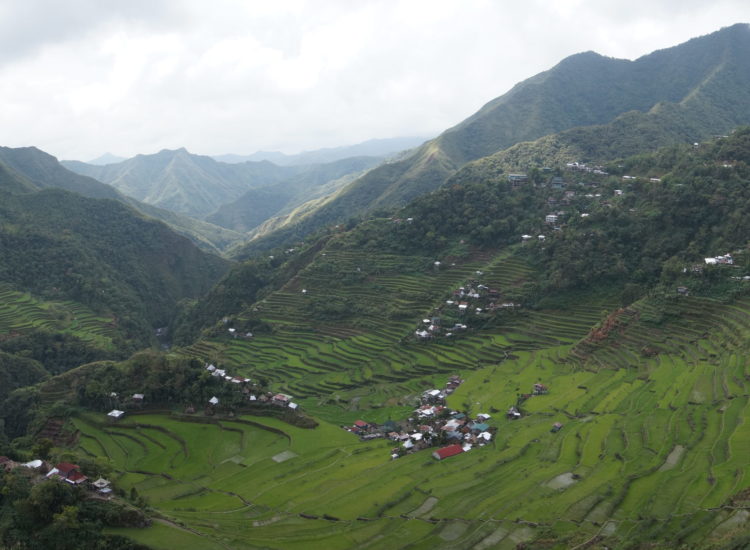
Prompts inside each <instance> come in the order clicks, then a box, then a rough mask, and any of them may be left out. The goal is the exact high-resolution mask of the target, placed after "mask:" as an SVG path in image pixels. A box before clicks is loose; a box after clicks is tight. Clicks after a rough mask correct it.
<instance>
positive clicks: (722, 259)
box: [705, 254, 734, 265]
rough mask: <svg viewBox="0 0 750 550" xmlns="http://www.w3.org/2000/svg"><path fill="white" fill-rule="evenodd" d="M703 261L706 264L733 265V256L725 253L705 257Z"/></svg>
mask: <svg viewBox="0 0 750 550" xmlns="http://www.w3.org/2000/svg"><path fill="white" fill-rule="evenodd" d="M705 262H706V264H707V265H733V264H734V258H732V255H731V254H725V255H723V256H716V257H714V258H705Z"/></svg>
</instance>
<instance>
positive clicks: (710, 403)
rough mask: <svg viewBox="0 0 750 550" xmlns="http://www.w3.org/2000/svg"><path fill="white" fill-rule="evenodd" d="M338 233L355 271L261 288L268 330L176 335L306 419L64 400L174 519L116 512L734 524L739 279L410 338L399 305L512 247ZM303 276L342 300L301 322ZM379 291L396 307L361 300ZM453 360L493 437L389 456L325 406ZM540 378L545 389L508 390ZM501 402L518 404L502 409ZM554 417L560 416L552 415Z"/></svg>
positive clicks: (158, 528)
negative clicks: (449, 247) (436, 455)
mask: <svg viewBox="0 0 750 550" xmlns="http://www.w3.org/2000/svg"><path fill="white" fill-rule="evenodd" d="M337 253H340V254H341V256H340V257H336V262H337V263H336V265H337V266H342V265H349V266H350V267H351V268H352V270H356V267H361V269H362V270H363V271H367V273H368V274H367V277H366V278H365V279H364V280H363V281H362V280H360V281H359V282H357V283H352V284H346V283H344V282H342V283H341V284H340V285H338V286H336V288H328V287H326V283H325V280H326V279H324V278H323V277H320V278H317V276H318V274H317V271H316V270H320V269H323V267H321V266H320V265H318V266H316V267H315V269H310V271H309V272H303V273H301V274H300V275H299V276H298V278H297V279H295V281H293V282H292V283H290V285H288V286H287V287H285V288H284V289H282V290H281V291H280V292H278V293H275V294H272V295H270V296H269V297H268V298H267V299H266V300H265V302H262V303H261V304H260V305H259V309H260V311H259V312H258V315H260V317H261V318H262V319H264V320H266V321H268V322H271V323H272V324H273V326H274V332H273V333H271V334H258V335H256V336H255V337H253V338H252V339H249V340H242V339H236V340H235V339H232V338H229V337H227V338H216V339H212V340H204V341H201V342H198V343H197V344H195V345H193V346H192V347H191V348H189V349H188V350H186V351H185V353H189V354H193V355H196V356H199V357H201V358H204V359H206V360H211V361H219V362H221V363H223V364H225V365H230V366H231V367H232V368H233V369H235V370H238V371H241V373H242V374H245V375H248V376H254V377H263V378H265V379H267V380H268V381H270V383H271V385H272V387H273V388H274V389H277V390H282V391H286V392H287V393H290V394H292V395H294V396H295V398H296V399H299V400H301V403H302V404H303V406H304V408H305V410H306V411H307V413H308V414H312V415H314V416H316V417H317V418H318V420H319V422H320V425H319V426H318V427H317V428H316V429H313V430H304V429H299V428H295V427H293V426H290V425H287V424H284V423H282V422H280V421H277V420H274V419H269V418H261V417H257V418H256V417H249V416H248V417H240V418H233V419H218V420H211V421H210V422H209V423H197V422H196V421H195V419H192V418H186V417H182V416H165V415H152V416H149V415H133V416H130V417H129V418H127V419H126V420H125V421H124V422H122V423H120V424H115V425H111V424H107V423H104V422H103V421H102V419H101V418H100V417H102V416H103V415H99V416H81V417H79V418H77V419H76V421H75V423H76V427H77V428H78V430H79V431H80V434H81V437H80V439H79V441H80V443H79V445H80V448H81V449H82V450H83V451H84V452H87V453H89V454H91V455H96V456H106V457H108V458H109V459H110V460H111V461H112V464H113V466H114V468H115V470H116V472H117V478H116V482H117V484H118V485H119V486H120V487H122V488H124V489H125V490H130V489H131V488H133V487H134V488H136V490H137V492H138V493H139V494H140V495H142V496H144V497H146V498H147V499H148V501H149V503H150V504H151V506H152V507H154V508H155V509H156V510H158V511H159V513H161V514H163V516H164V517H165V518H166V519H167V520H168V521H169V522H171V523H160V524H158V525H155V526H153V527H151V528H148V529H145V530H140V531H134V530H120V531H118V532H125V533H126V534H127V533H129V532H132V533H134V535H133V536H134V537H135V538H137V539H138V540H139V541H142V542H144V543H147V544H149V545H152V546H153V547H155V548H173V547H174V544H173V542H171V541H172V540H173V539H172V538H171V535H170V534H169V533H172V532H175V533H177V532H179V533H178V534H175V537H177V538H180V537H181V538H182V539H185V540H188V539H190V538H191V537H192V538H193V539H195V541H196V546H195V547H201V546H200V545H203V547H205V548H215V547H216V548H233V549H234V548H237V549H244V548H248V549H250V548H279V549H282V548H283V549H286V548H292V549H294V548H299V549H310V548H321V549H323V548H325V549H336V548H352V547H361V548H372V549H378V548H383V549H392V548H404V547H409V548H425V549H427V548H430V549H431V548H451V549H452V548H474V547H475V548H482V549H486V548H501V549H503V548H509V549H511V548H515V547H516V545H517V544H519V543H521V542H525V541H530V540H550V539H554V540H557V541H559V545H560V546H559V547H561V548H568V547H574V546H576V545H579V544H585V543H586V542H587V541H590V540H592V539H593V538H594V537H599V538H597V539H596V541H597V543H598V544H604V545H607V546H609V547H625V546H627V545H630V544H636V543H638V542H639V541H640V542H643V541H654V540H655V541H662V542H663V543H664V544H667V545H669V544H674V545H679V544H684V545H686V547H695V546H705V545H708V544H711V543H720V542H721V541H723V540H727V539H728V538H729V537H731V536H733V535H736V534H737V533H740V532H742V531H743V530H745V531H746V530H747V529H748V523H747V520H748V514H744V515H743V514H742V513H741V512H742V510H735V509H732V508H731V507H728V506H726V505H727V503H728V500H729V499H730V498H731V497H732V496H733V495H735V494H737V493H739V492H740V491H742V490H745V489H747V488H748V487H750V479H748V475H747V464H748V457H749V456H750V424H748V423H747V422H746V421H745V418H747V417H748V414H750V411H748V402H749V400H750V394H748V389H747V384H748V380H750V367H748V365H747V363H746V361H745V359H744V357H745V351H746V344H745V342H746V341H747V337H748V335H750V299H747V298H743V299H740V300H737V301H736V302H734V303H732V304H729V305H727V304H722V303H719V302H716V301H713V300H709V299H701V298H692V297H691V298H681V299H679V300H676V299H675V300H667V303H666V304H665V305H659V308H660V309H661V310H662V311H664V312H665V317H664V319H663V320H660V321H659V322H654V321H652V320H651V319H652V318H653V315H652V313H653V311H652V310H653V308H654V305H653V304H652V303H649V302H647V301H644V302H639V303H636V304H635V305H634V306H631V308H629V309H628V310H626V311H624V312H623V313H622V314H621V315H620V317H619V322H618V324H617V325H616V327H615V329H614V330H613V331H611V332H610V334H609V335H608V336H607V337H606V338H604V339H601V340H598V341H595V340H593V339H589V338H586V336H587V334H588V333H589V330H590V329H591V328H592V326H594V325H595V324H596V323H598V322H599V321H600V320H601V319H602V315H603V312H611V311H613V310H614V305H613V304H611V303H607V302H605V301H602V300H598V299H596V298H594V297H590V298H589V299H586V300H580V301H577V302H576V303H578V304H585V305H574V306H569V307H566V308H561V309H559V310H551V309H550V310H539V311H523V310H522V311H520V312H510V313H508V314H507V315H505V316H503V317H500V318H498V319H497V320H495V321H493V322H492V323H487V324H486V325H485V326H483V327H482V326H480V327H478V328H476V329H475V330H473V331H471V332H469V333H468V334H467V335H466V336H463V337H460V338H457V339H455V341H437V340H436V341H431V342H417V341H415V340H414V339H413V338H412V337H411V334H412V333H413V330H414V326H415V322H418V319H420V318H422V317H423V316H424V315H426V314H429V313H430V312H431V309H432V308H433V307H434V306H435V305H437V304H440V303H441V302H442V301H443V300H444V297H445V294H446V293H447V292H449V291H450V290H451V289H452V288H453V287H454V286H456V285H458V284H461V283H462V282H463V281H465V280H466V279H467V278H468V277H470V276H471V274H472V273H475V272H476V271H477V270H481V271H483V272H484V276H485V277H488V278H493V279H494V280H493V282H492V284H495V285H497V286H500V287H501V288H503V289H507V288H509V287H512V286H513V285H517V284H522V282H523V278H524V276H525V275H524V274H527V273H528V272H529V268H528V267H526V266H524V265H523V264H522V263H521V262H520V261H519V260H517V259H512V258H508V257H504V256H499V257H474V258H469V259H466V260H464V261H463V263H461V262H458V261H457V262H456V264H457V265H456V266H451V269H445V270H443V271H440V272H436V271H425V270H422V271H420V270H414V271H410V270H408V269H406V270H404V269H403V265H402V264H399V263H398V262H396V260H394V259H393V258H389V257H383V258H373V257H363V256H357V255H355V254H352V253H351V252H346V253H345V252H344V251H338V252H337V251H335V250H330V251H328V252H327V254H328V255H330V256H335V255H336V254H337ZM326 257H329V256H326ZM400 261H401V262H402V263H403V258H402V259H401V260H400ZM347 262H348V263H347ZM389 262H391V263H392V264H393V265H394V266H396V267H393V269H391V268H389V267H388V266H389V265H390V264H389ZM342 279H343V278H342ZM328 280H330V279H328ZM329 284H330V283H329ZM303 288H304V289H306V290H307V292H306V293H304V294H303V293H302V292H301V289H303ZM318 293H320V294H321V295H323V296H328V295H330V296H333V295H334V294H337V295H346V293H349V297H350V299H351V303H357V304H360V306H358V307H359V311H358V312H353V313H352V315H351V316H349V318H348V319H347V320H346V321H344V322H340V323H338V324H334V323H331V322H327V323H326V322H322V321H321V322H316V321H313V320H311V318H310V317H309V316H307V315H303V314H302V312H304V311H306V310H305V308H306V305H305V300H308V299H309V298H310V297H311V296H316V295H317V294H318ZM415 296H420V297H421V299H419V300H418V299H416V298H415ZM425 300H427V301H425ZM376 302H377V303H381V302H382V303H387V304H391V305H390V310H389V311H397V312H398V315H388V314H380V315H379V314H378V313H377V312H376V311H375V310H370V309H368V308H367V307H365V306H367V305H368V304H370V305H371V304H373V303H376ZM449 374H460V375H461V376H462V377H463V378H464V379H465V382H464V383H463V384H462V385H461V386H460V387H459V388H458V389H457V391H456V392H455V393H454V394H453V395H452V396H450V398H449V404H450V406H451V407H453V408H457V409H461V410H464V411H467V412H469V413H471V414H477V413H490V414H492V418H491V420H490V423H491V425H493V426H495V427H497V429H498V431H497V436H496V438H495V440H494V441H493V443H492V444H491V445H488V446H486V447H484V448H477V449H474V450H472V451H470V452H468V453H464V454H461V455H458V456H455V457H451V458H449V459H446V460H444V461H441V462H436V461H435V460H434V459H433V458H432V457H431V454H430V452H429V451H422V452H418V453H415V454H412V455H407V456H405V457H403V458H400V459H398V460H390V458H389V454H390V453H389V451H390V448H391V445H392V444H391V443H390V442H387V441H383V440H376V441H371V442H366V443H363V442H360V441H359V440H358V439H357V438H356V437H355V436H353V435H352V434H350V433H348V432H345V431H344V430H341V429H340V427H339V425H340V424H345V423H349V422H351V421H352V420H354V419H356V418H363V419H364V420H369V421H378V422H382V421H384V420H386V419H388V418H394V419H399V418H403V417H404V416H406V415H408V412H409V410H410V408H411V406H412V404H413V396H414V395H416V394H417V393H418V392H420V391H422V390H424V389H426V388H428V387H431V386H438V385H440V386H442V384H444V382H445V379H446V378H447V375H449ZM538 381H542V382H544V384H546V385H547V386H548V387H549V389H550V391H549V393H548V394H547V395H539V396H533V397H531V398H529V399H526V400H525V401H521V402H519V400H518V398H519V395H520V394H527V393H531V390H532V387H533V384H534V383H535V382H538ZM517 403H519V406H520V408H521V411H522V413H523V417H522V418H521V419H520V420H516V421H511V420H507V419H506V418H505V416H504V412H505V411H506V410H507V409H508V407H510V406H511V405H516V404H517ZM555 422H560V423H562V424H563V428H562V429H561V430H560V431H559V432H557V433H552V432H551V431H550V428H551V427H552V425H553V423H555ZM279 456H283V457H288V458H286V459H285V460H275V459H274V458H275V457H279ZM177 538H175V539H174V540H177ZM193 539H190V540H193ZM198 541H199V542H198ZM186 544H187V543H186Z"/></svg>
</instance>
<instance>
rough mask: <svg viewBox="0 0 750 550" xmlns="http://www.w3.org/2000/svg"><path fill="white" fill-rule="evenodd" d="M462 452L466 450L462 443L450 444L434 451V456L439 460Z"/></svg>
mask: <svg viewBox="0 0 750 550" xmlns="http://www.w3.org/2000/svg"><path fill="white" fill-rule="evenodd" d="M462 452H464V450H463V448H461V445H448V446H447V447H443V448H442V449H438V450H437V451H435V452H434V453H432V456H434V457H435V458H437V459H438V460H443V459H444V458H448V457H450V456H454V455H457V454H459V453H462Z"/></svg>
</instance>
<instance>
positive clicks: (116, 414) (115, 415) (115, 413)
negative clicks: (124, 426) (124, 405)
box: [107, 409, 125, 422]
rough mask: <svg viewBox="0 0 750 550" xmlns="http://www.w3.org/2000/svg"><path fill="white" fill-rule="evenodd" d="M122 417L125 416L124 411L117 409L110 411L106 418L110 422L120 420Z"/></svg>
mask: <svg viewBox="0 0 750 550" xmlns="http://www.w3.org/2000/svg"><path fill="white" fill-rule="evenodd" d="M123 416H125V411H120V410H117V409H112V410H111V411H109V412H108V413H107V417H109V420H110V421H112V422H114V421H116V420H120V419H121V418H122V417H123Z"/></svg>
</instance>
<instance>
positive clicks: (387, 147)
mask: <svg viewBox="0 0 750 550" xmlns="http://www.w3.org/2000/svg"><path fill="white" fill-rule="evenodd" d="M425 141H427V138H423V137H400V138H388V139H370V140H367V141H364V142H362V143H357V144H356V145H347V146H343V147H328V148H325V149H316V150H314V151H303V152H302V153H297V154H296V155H286V154H284V153H280V152H278V151H258V152H257V153H253V154H252V155H214V156H213V158H214V159H216V160H218V161H220V162H228V163H232V164H233V163H238V162H260V161H264V160H267V161H270V162H273V163H274V164H277V165H279V166H294V165H299V164H325V163H328V162H335V161H337V160H343V159H347V158H351V157H389V156H392V155H394V154H397V153H400V152H402V151H406V150H407V149H412V148H414V147H417V146H419V145H421V144H422V143H424V142H425ZM89 164H95V163H93V162H91V163H89Z"/></svg>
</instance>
